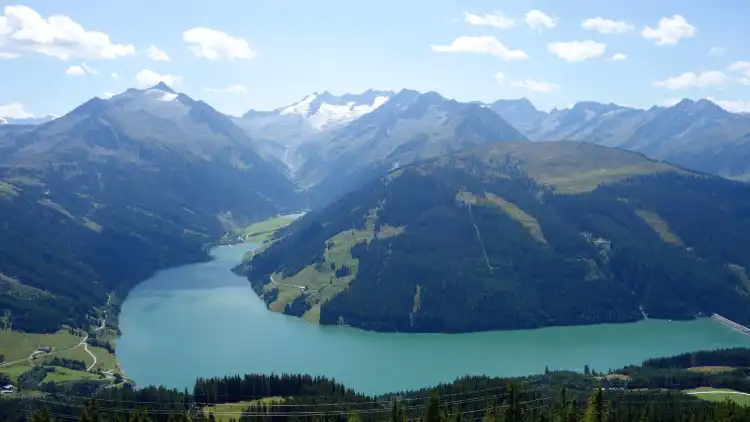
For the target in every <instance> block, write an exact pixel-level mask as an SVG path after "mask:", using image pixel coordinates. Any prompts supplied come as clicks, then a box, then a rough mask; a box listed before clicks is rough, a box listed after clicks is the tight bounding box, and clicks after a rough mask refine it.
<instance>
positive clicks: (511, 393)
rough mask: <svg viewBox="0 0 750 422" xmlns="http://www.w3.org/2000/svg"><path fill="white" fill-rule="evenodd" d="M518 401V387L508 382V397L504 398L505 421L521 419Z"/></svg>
mask: <svg viewBox="0 0 750 422" xmlns="http://www.w3.org/2000/svg"><path fill="white" fill-rule="evenodd" d="M520 402H521V400H520V397H519V394H518V388H517V387H516V385H515V384H510V385H509V386H508V397H507V398H506V400H505V419H504V421H505V422H521V421H523V411H522V410H521V404H520Z"/></svg>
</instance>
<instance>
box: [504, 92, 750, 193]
mask: <svg viewBox="0 0 750 422" xmlns="http://www.w3.org/2000/svg"><path fill="white" fill-rule="evenodd" d="M519 104H520V105H519ZM491 108H492V109H493V110H494V111H496V112H497V113H498V114H500V115H501V116H502V117H503V118H504V119H506V120H507V121H508V122H510V123H511V124H512V125H514V126H515V127H517V128H519V129H520V130H521V131H522V132H523V133H524V134H525V135H526V136H528V137H529V139H532V140H534V141H558V140H562V139H566V140H579V141H586V142H591V143H594V144H598V145H604V146H610V147H617V148H623V149H629V150H632V151H638V152H642V153H644V154H646V155H647V156H649V157H651V158H655V159H660V160H667V161H670V162H674V163H676V164H679V165H682V166H686V167H689V168H691V169H694V170H698V171H704V172H710V173H714V174H718V175H720V176H725V177H731V178H747V177H748V174H750V166H743V165H741V164H738V163H740V162H742V161H744V162H750V155H747V152H746V148H745V147H744V146H743V144H742V142H741V140H740V138H741V137H743V136H745V135H747V134H750V119H748V118H747V116H743V115H740V114H735V113H730V112H727V111H726V110H724V109H722V108H721V107H719V106H718V105H716V104H714V103H713V102H711V101H709V100H705V99H703V100H699V101H692V100H687V99H686V100H683V101H681V102H679V103H678V104H676V105H674V106H672V107H652V108H650V109H648V110H639V109H635V108H629V107H622V106H618V105H615V104H601V103H597V102H592V101H589V102H579V103H576V104H575V105H574V106H573V107H571V108H569V109H563V110H557V109H555V110H552V111H551V112H549V113H544V112H541V111H538V110H536V109H535V108H533V106H531V104H530V103H528V102H527V101H524V100H512V101H498V102H496V103H494V104H492V105H491Z"/></svg>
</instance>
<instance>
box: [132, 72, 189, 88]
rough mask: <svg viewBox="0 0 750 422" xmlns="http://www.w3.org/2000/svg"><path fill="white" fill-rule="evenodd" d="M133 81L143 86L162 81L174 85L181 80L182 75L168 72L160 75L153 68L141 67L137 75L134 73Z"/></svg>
mask: <svg viewBox="0 0 750 422" xmlns="http://www.w3.org/2000/svg"><path fill="white" fill-rule="evenodd" d="M135 81H136V82H137V83H138V85H141V86H144V87H150V86H154V85H156V84H158V83H159V82H164V83H165V84H167V85H169V86H171V87H174V86H176V85H179V84H180V83H181V82H182V76H177V75H170V74H164V75H160V74H158V73H156V72H154V71H153V70H150V69H143V70H141V71H140V72H138V74H137V75H135Z"/></svg>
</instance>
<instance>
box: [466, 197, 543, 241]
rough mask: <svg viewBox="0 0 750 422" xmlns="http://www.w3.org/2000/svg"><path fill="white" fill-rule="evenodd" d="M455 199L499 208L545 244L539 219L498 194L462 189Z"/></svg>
mask: <svg viewBox="0 0 750 422" xmlns="http://www.w3.org/2000/svg"><path fill="white" fill-rule="evenodd" d="M456 200H458V201H461V202H464V203H467V204H472V205H475V204H479V205H491V206H494V207H497V208H500V209H501V210H502V211H503V212H505V214H507V215H508V216H509V217H510V218H512V219H514V220H516V221H518V222H519V223H521V225H522V226H523V227H524V228H525V229H526V230H527V231H528V232H529V234H530V235H531V237H533V238H534V239H536V240H537V241H538V242H539V243H543V244H545V245H546V244H547V239H546V238H545V237H544V233H543V232H542V227H541V226H540V225H539V221H537V219H536V218H534V217H533V216H532V215H530V214H528V213H526V211H524V210H522V209H521V208H519V207H518V206H517V205H516V204H514V203H512V202H509V201H506V200H505V199H504V198H502V197H500V196H497V195H495V194H492V193H489V192H485V193H484V196H479V195H475V194H473V193H470V192H465V191H462V192H459V193H458V194H456Z"/></svg>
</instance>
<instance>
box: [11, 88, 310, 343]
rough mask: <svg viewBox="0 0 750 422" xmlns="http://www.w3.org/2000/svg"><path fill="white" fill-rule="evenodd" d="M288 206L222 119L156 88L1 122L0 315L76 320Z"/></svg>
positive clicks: (28, 324) (52, 325)
mask: <svg viewBox="0 0 750 422" xmlns="http://www.w3.org/2000/svg"><path fill="white" fill-rule="evenodd" d="M301 204H302V202H301V200H300V197H299V195H298V194H297V192H296V189H295V187H294V185H293V183H292V182H291V181H289V180H288V179H287V178H286V177H285V176H284V174H283V173H282V172H280V171H278V170H277V169H276V168H275V167H273V166H272V165H270V164H268V163H266V162H265V161H264V160H263V159H261V157H260V156H259V155H258V154H257V153H255V151H254V150H253V148H252V147H251V141H250V140H249V138H248V137H247V135H245V133H244V132H243V131H242V130H241V129H239V128H238V127H237V126H236V125H235V124H234V123H232V121H231V120H230V119H229V118H228V117H227V116H225V115H223V114H221V113H219V112H217V111H216V110H214V109H213V108H211V107H210V106H209V105H207V104H205V103H203V102H201V101H194V100H192V99H191V98H189V97H188V96H186V95H184V94H177V93H176V92H174V91H173V90H171V89H170V88H169V87H167V86H166V85H164V84H159V85H157V86H154V87H152V88H150V89H147V90H135V89H131V90H128V91H126V92H124V93H122V94H120V95H116V96H114V97H112V98H110V99H106V100H105V99H101V98H93V99H91V100H89V101H87V102H86V103H84V104H82V105H81V106H79V107H77V108H76V109H74V110H73V111H71V112H70V113H68V114H66V115H64V116H62V117H59V118H57V119H55V120H52V121H49V122H47V123H44V124H41V125H37V126H16V125H4V126H0V216H1V218H2V221H3V226H2V242H0V309H4V310H6V311H7V312H8V313H9V315H11V320H12V326H13V327H14V328H16V329H21V330H25V331H55V330H57V328H58V327H59V326H60V324H68V325H71V326H76V327H82V326H83V327H85V326H87V325H86V319H87V317H88V316H89V315H92V313H94V312H95V307H98V306H103V305H104V304H105V303H108V297H109V298H123V297H124V296H125V295H126V294H127V291H128V290H129V289H130V287H132V286H133V285H134V284H135V283H137V282H138V281H140V280H142V279H143V278H144V277H148V276H149V275H150V274H151V273H153V272H154V271H156V270H159V269H162V268H165V267H167V266H172V265H177V264H181V263H186V262H191V261H195V260H201V259H207V258H208V255H207V253H206V246H207V245H209V244H211V243H214V242H216V241H217V240H218V239H219V238H220V237H221V236H222V235H224V234H225V233H226V232H227V231H229V230H231V229H232V227H241V226H243V225H244V224H246V223H248V222H250V221H255V220H258V219H263V218H266V217H269V216H273V215H275V214H278V213H282V212H291V211H294V210H297V209H299V208H300V207H301ZM115 303H116V302H115Z"/></svg>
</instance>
